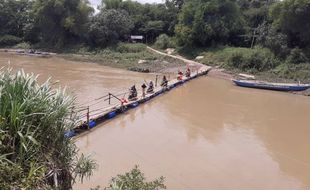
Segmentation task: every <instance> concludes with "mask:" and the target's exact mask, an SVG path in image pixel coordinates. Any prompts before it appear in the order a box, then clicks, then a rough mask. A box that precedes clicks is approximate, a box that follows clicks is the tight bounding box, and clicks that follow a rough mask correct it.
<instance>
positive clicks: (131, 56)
mask: <svg viewBox="0 0 310 190" xmlns="http://www.w3.org/2000/svg"><path fill="white" fill-rule="evenodd" d="M0 51H2V52H8V53H15V54H19V55H29V56H37V57H48V56H57V57H61V58H64V59H66V60H71V61H80V62H94V63H98V64H100V65H104V66H110V67H115V68H121V69H126V70H130V71H137V72H143V73H175V72H177V71H178V70H179V69H180V70H184V69H185V68H186V65H185V64H184V62H183V61H182V60H178V59H174V58H171V57H169V56H165V55H160V54H157V53H155V52H152V51H150V50H148V49H147V46H146V45H145V44H139V43H136V44H132V43H119V44H117V45H115V46H111V47H107V48H104V49H89V48H87V47H72V48H70V49H69V48H68V49H64V50H61V51H59V50H58V52H57V53H51V52H50V51H53V50H47V49H42V52H43V51H44V56H43V54H40V55H35V54H27V53H24V52H28V51H29V50H27V49H13V48H5V49H1V50H0ZM47 51H48V52H47ZM47 55H48V56H47Z"/></svg>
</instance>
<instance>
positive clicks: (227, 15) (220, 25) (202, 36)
mask: <svg viewBox="0 0 310 190" xmlns="http://www.w3.org/2000/svg"><path fill="white" fill-rule="evenodd" d="M243 28H244V20H243V17H242V15H241V12H240V10H239V8H238V6H237V4H236V3H235V2H234V1H231V0H190V1H186V2H185V4H184V5H183V8H182V11H181V12H180V14H179V23H178V25H177V26H176V37H177V40H178V42H179V44H180V45H198V46H209V45H212V43H229V42H233V41H234V40H235V38H237V37H238V35H239V34H241V33H242V31H243Z"/></svg>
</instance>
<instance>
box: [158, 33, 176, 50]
mask: <svg viewBox="0 0 310 190" xmlns="http://www.w3.org/2000/svg"><path fill="white" fill-rule="evenodd" d="M155 46H156V47H157V48H159V49H167V48H174V47H175V44H174V42H173V40H172V38H170V37H169V36H167V35H166V34H161V35H159V36H158V37H157V38H156V42H155Z"/></svg>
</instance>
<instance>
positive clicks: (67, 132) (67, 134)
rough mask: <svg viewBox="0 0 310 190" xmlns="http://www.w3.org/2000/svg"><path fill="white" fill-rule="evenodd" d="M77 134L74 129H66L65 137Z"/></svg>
mask: <svg viewBox="0 0 310 190" xmlns="http://www.w3.org/2000/svg"><path fill="white" fill-rule="evenodd" d="M75 135H76V134H75V132H74V131H73V130H70V131H65V137H66V138H72V137H74V136H75Z"/></svg>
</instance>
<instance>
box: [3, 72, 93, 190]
mask: <svg viewBox="0 0 310 190" xmlns="http://www.w3.org/2000/svg"><path fill="white" fill-rule="evenodd" d="M73 105H74V99H73V98H72V97H69V96H67V95H66V93H65V90H62V89H60V88H59V89H52V86H51V83H50V82H49V80H48V81H46V82H45V83H43V84H41V85H40V84H38V82H37V76H35V75H34V74H26V73H25V72H24V71H18V72H17V73H13V71H12V70H11V69H7V70H4V69H2V70H0V152H1V154H0V155H1V156H0V189H23V188H24V189H48V188H51V187H58V188H59V189H71V187H72V184H73V183H74V182H75V180H76V179H79V177H81V179H83V178H84V177H89V176H90V175H91V172H92V170H93V169H94V168H95V163H94V162H93V161H92V160H91V159H89V158H88V157H85V156H84V155H82V156H81V157H78V155H77V147H76V146H75V144H74V142H73V141H72V140H70V139H67V138H65V137H64V132H65V131H66V130H69V129H72V128H73V127H74V126H75V115H74V114H72V110H71V108H72V106H73Z"/></svg>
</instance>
